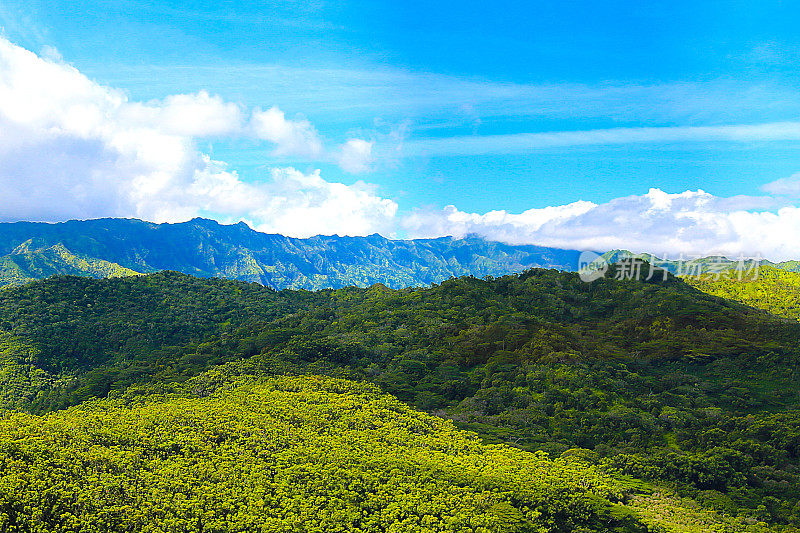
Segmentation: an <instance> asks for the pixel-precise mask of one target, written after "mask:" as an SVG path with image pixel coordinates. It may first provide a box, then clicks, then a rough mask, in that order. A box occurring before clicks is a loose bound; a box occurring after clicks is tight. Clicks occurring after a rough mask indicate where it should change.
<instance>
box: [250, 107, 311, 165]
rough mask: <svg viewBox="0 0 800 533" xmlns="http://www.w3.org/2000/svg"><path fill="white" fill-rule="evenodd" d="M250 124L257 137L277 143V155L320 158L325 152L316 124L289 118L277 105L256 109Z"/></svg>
mask: <svg viewBox="0 0 800 533" xmlns="http://www.w3.org/2000/svg"><path fill="white" fill-rule="evenodd" d="M250 124H251V128H252V130H253V132H254V133H255V135H256V136H257V137H259V138H261V139H264V140H267V141H269V142H271V143H274V144H275V150H274V154H275V155H278V156H302V157H311V158H318V157H320V156H321V155H322V153H323V148H322V140H320V137H319V134H318V133H317V130H316V129H314V126H312V125H311V123H310V122H309V121H308V120H305V119H298V120H287V119H286V116H285V114H284V112H283V111H281V110H280V109H278V108H277V107H271V108H269V109H267V110H266V111H262V110H260V109H256V110H255V111H253V116H252V118H251V120H250Z"/></svg>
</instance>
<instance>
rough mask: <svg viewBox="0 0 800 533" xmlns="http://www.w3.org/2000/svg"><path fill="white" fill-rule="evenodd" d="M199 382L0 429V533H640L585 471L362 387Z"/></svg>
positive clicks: (601, 482) (593, 473)
mask: <svg viewBox="0 0 800 533" xmlns="http://www.w3.org/2000/svg"><path fill="white" fill-rule="evenodd" d="M214 377H215V378H216V379H217V381H218V380H219V376H218V375H217V376H214ZM204 378H205V379H201V380H195V381H194V382H192V383H190V385H192V386H193V387H194V388H195V389H196V390H197V391H198V392H195V393H194V394H192V393H185V392H184V393H183V394H174V393H173V394H170V395H167V396H164V395H163V394H152V392H150V391H148V395H146V396H142V395H141V394H139V395H133V394H132V395H129V396H127V397H123V398H121V399H117V400H113V401H109V400H104V401H92V402H88V403H85V404H83V405H82V406H80V407H79V408H74V409H71V410H69V411H62V412H59V413H56V414H53V415H50V416H48V417H33V416H28V415H23V414H8V415H7V416H5V417H4V418H0V465H2V467H3V475H2V478H1V480H0V531H9V532H11V531H14V532H16V531H37V532H38V531H41V532H48V533H52V532H62V531H63V532H67V531H71V532H75V531H97V532H107V531H170V532H178V531H212V532H222V531H264V532H283V531H325V532H336V531H340V532H379V531H398V532H401V531H403V532H433V531H453V532H456V531H458V532H461V531H475V532H491V531H508V532H510V531H520V532H522V531H530V532H533V531H585V532H588V531H609V530H614V531H620V532H622V531H629V532H635V531H641V532H644V531H645V526H644V525H643V524H642V523H641V522H640V521H639V520H638V519H636V518H635V516H634V513H633V511H632V509H631V508H629V507H627V506H624V505H621V498H622V493H621V489H620V487H619V486H618V484H617V483H615V482H614V481H613V480H612V479H611V478H610V477H609V476H608V475H607V474H603V473H602V472H600V470H599V469H598V468H597V467H595V466H592V465H589V464H587V463H585V462H582V461H580V460H577V459H568V458H564V459H556V460H549V459H548V458H547V457H546V456H545V455H544V454H530V453H525V452H522V451H519V450H515V449H513V448H510V447H505V446H489V445H485V444H481V443H480V442H479V441H478V440H477V439H476V438H474V437H473V436H471V435H468V434H466V433H464V432H461V431H458V430H456V429H455V428H454V427H453V426H452V424H451V423H449V422H447V421H444V420H442V419H440V418H436V417H432V416H428V415H424V414H422V413H419V412H417V411H414V410H412V409H411V408H409V407H408V406H406V405H403V404H402V403H401V402H399V401H397V400H396V399H393V398H391V397H388V396H385V395H382V394H380V393H379V391H378V390H377V389H376V388H375V387H374V386H369V385H365V384H357V383H353V382H348V381H343V380H334V379H329V378H310V377H305V378H304V377H294V378H288V377H282V378H278V379H273V380H266V381H264V380H245V381H241V380H240V381H237V382H235V383H232V384H231V385H230V386H224V387H220V388H218V389H217V390H214V389H215V388H214V387H209V379H208V377H206V376H204ZM191 388H192V387H191V386H190V387H186V388H185V390H187V391H188V390H190V389H191ZM173 391H174V389H173ZM137 392H139V393H141V392H142V391H141V390H140V391H137Z"/></svg>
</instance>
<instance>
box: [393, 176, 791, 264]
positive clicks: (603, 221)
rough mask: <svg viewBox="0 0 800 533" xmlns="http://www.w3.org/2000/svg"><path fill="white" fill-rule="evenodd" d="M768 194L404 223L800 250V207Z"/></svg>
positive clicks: (681, 245) (653, 192)
mask: <svg viewBox="0 0 800 533" xmlns="http://www.w3.org/2000/svg"><path fill="white" fill-rule="evenodd" d="M769 203H772V204H773V205H777V204H775V202H769V201H768V199H767V200H765V199H764V198H759V197H756V198H749V197H737V198H735V199H729V198H719V197H716V196H714V195H712V194H709V193H707V192H705V191H702V190H697V191H685V192H682V193H676V194H671V193H667V192H664V191H662V190H660V189H655V188H654V189H650V191H649V192H648V193H647V194H644V195H636V196H627V197H623V198H616V199H614V200H611V201H609V202H606V203H603V204H595V203H592V202H585V201H578V202H574V203H571V204H567V205H563V206H554V207H546V208H544V209H531V210H528V211H525V212H523V213H519V214H512V213H507V212H505V211H492V212H489V213H486V214H476V213H467V212H463V211H460V210H458V209H457V208H456V207H454V206H448V207H446V208H444V209H442V210H440V211H432V210H427V211H421V210H419V211H416V212H414V213H412V214H411V215H410V216H408V217H406V218H405V219H404V221H403V225H404V227H405V229H406V231H407V232H408V234H409V235H411V236H416V237H434V236H439V235H453V236H455V237H464V236H466V235H470V234H474V235H479V236H482V237H484V238H487V239H492V240H499V241H504V242H510V243H516V244H523V243H524V244H541V245H545V246H555V247H560V248H569V249H579V250H600V251H604V250H610V249H615V248H622V249H629V250H631V251H634V252H650V253H656V254H663V255H667V256H672V257H676V256H678V255H680V254H684V256H691V255H714V254H727V255H730V256H738V255H739V254H745V255H750V256H758V255H761V256H763V257H768V258H770V259H776V260H781V259H790V258H795V259H796V258H797V257H798V256H799V255H800V233H798V232H797V231H796V228H797V227H800V226H798V224H800V209H799V208H797V207H794V206H783V207H780V208H778V209H777V210H776V211H774V212H773V211H759V210H753V209H754V208H757V209H760V208H763V207H764V206H765V204H769Z"/></svg>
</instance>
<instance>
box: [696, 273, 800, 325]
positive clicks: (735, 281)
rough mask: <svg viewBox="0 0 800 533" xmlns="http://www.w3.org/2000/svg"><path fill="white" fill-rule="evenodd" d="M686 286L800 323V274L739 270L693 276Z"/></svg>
mask: <svg viewBox="0 0 800 533" xmlns="http://www.w3.org/2000/svg"><path fill="white" fill-rule="evenodd" d="M686 283H688V284H689V285H692V286H693V287H696V288H698V289H700V290H701V291H703V292H707V293H709V294H713V295H715V296H721V297H723V298H730V299H731V300H738V301H740V302H742V303H745V304H747V305H752V306H753V307H757V308H759V309H764V310H765V311H769V312H770V313H774V314H776V315H780V316H785V317H787V318H793V319H795V320H800V273H798V272H788V271H786V270H780V269H777V268H772V267H769V266H761V267H760V268H759V269H758V270H757V271H756V272H755V273H754V274H753V275H750V276H740V275H738V273H737V272H736V271H728V272H724V273H721V274H716V275H704V276H702V277H699V278H697V277H690V278H687V279H686Z"/></svg>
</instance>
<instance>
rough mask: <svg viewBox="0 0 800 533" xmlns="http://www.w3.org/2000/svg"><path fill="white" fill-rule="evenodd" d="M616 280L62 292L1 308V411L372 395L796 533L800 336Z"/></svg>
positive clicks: (702, 301) (62, 286) (734, 306)
mask: <svg viewBox="0 0 800 533" xmlns="http://www.w3.org/2000/svg"><path fill="white" fill-rule="evenodd" d="M613 275H614V272H613V271H612V272H610V273H609V278H605V279H600V280H596V281H595V282H593V283H583V282H581V281H580V280H579V278H578V276H577V275H576V274H572V273H565V272H558V271H554V270H542V269H533V270H530V271H527V272H525V273H524V274H521V275H517V276H505V277H502V278H497V279H487V280H480V279H476V278H469V277H468V278H459V279H453V280H449V281H447V282H444V283H442V284H441V285H437V286H433V287H431V288H427V289H403V290H391V289H387V288H386V287H384V286H380V285H376V286H373V287H370V288H368V289H357V288H347V289H338V290H326V291H319V292H316V293H310V292H306V291H281V292H275V291H273V290H270V289H266V288H264V287H261V286H259V285H255V284H246V283H240V282H231V281H223V280H208V279H197V278H192V277H189V276H184V275H180V274H177V273H169V272H166V273H159V274H155V275H149V276H139V277H132V278H122V279H111V280H90V279H83V278H75V277H59V278H53V279H50V280H46V281H42V282H37V283H33V284H29V285H26V286H24V287H18V288H13V289H7V290H5V291H3V292H0V329H2V330H3V331H4V332H5V333H4V334H3V337H2V338H0V353H1V354H2V358H3V359H2V360H3V366H2V371H0V384H2V389H0V390H1V391H2V394H1V395H0V398H2V399H3V400H4V401H5V402H6V406H8V407H15V408H21V409H25V410H28V411H31V412H34V413H44V412H46V411H50V410H52V409H56V408H62V407H66V406H68V405H72V404H76V403H78V402H80V401H83V400H85V399H86V398H89V397H92V396H104V395H109V394H110V395H111V396H117V395H119V394H122V393H123V391H124V390H125V389H126V387H128V386H129V385H131V384H135V383H144V382H146V381H148V380H151V379H154V380H155V382H157V383H172V384H179V383H183V382H186V380H188V379H190V378H191V377H192V376H197V375H198V374H200V373H202V372H204V371H206V370H207V369H209V368H210V367H212V366H214V365H219V364H223V363H226V362H230V363H229V365H228V366H226V367H225V368H227V369H228V370H227V371H228V372H232V371H233V372H234V373H235V372H240V373H243V374H257V375H272V374H287V373H288V374H327V375H332V376H336V377H346V378H351V379H358V380H368V381H372V382H374V383H375V384H377V385H379V386H380V388H381V389H382V390H384V391H386V392H390V393H391V394H393V395H395V396H396V397H397V398H399V399H400V400H402V401H404V402H407V403H409V404H411V405H413V406H416V407H418V408H420V409H422V410H426V411H429V412H432V413H435V414H438V415H440V416H442V417H446V418H450V419H451V420H452V421H454V422H455V423H456V425H457V426H459V427H461V428H464V429H469V430H472V431H475V432H477V433H478V434H479V435H480V436H481V437H482V438H483V439H484V441H486V442H505V443H509V444H512V445H513V446H515V447H517V448H521V449H522V450H527V451H529V452H535V451H544V452H547V453H548V454H549V455H550V456H551V457H559V456H563V457H565V458H566V457H569V456H574V455H578V456H580V458H581V461H583V462H584V463H587V464H594V465H596V466H597V467H598V468H600V469H603V470H605V471H608V472H611V473H613V475H615V476H620V475H622V474H628V475H632V476H635V477H637V478H641V479H647V480H651V481H653V482H656V483H667V484H671V486H672V487H673V488H672V490H674V491H675V496H674V498H667V497H661V498H660V499H657V501H658V502H664V501H670V502H681V501H683V500H682V498H691V499H692V500H691V501H693V502H696V503H695V504H693V505H699V506H701V508H702V509H704V510H705V511H703V512H710V511H716V512H718V513H723V514H725V515H727V516H729V517H736V516H741V518H730V520H731V521H732V522H731V523H736V524H745V523H746V521H750V523H751V524H753V526H752V527H759V526H757V522H758V521H765V522H768V523H770V524H771V525H772V526H771V527H773V528H774V529H775V530H781V529H784V530H786V531H793V529H791V528H792V527H794V526H798V525H800V503H798V495H800V476H799V475H798V472H800V469H799V468H798V458H799V457H800V410H799V407H800V406H798V403H800V393H799V391H800V384H798V374H797V370H796V369H797V364H798V359H799V358H800V346H798V343H797V339H798V333H800V324H797V323H795V322H787V321H786V320H783V319H779V318H776V317H774V316H772V315H770V314H768V313H766V312H763V311H759V310H755V309H752V308H750V307H747V306H744V305H742V304H739V303H736V302H732V301H729V300H723V299H720V298H718V297H715V296H712V295H708V294H705V293H702V292H700V291H698V290H696V289H694V288H692V287H690V286H688V285H687V284H686V283H683V282H681V281H680V280H678V279H676V278H673V277H670V278H669V279H668V280H667V281H666V282H662V283H656V282H651V283H646V282H642V281H636V280H623V281H618V280H614V279H611V278H613ZM231 365H233V366H231ZM187 383H192V382H191V381H189V382H187ZM171 386H172V385H171ZM176 386H177V385H176ZM70 412H71V411H70ZM20 416H21V415H20ZM64 416H66V415H64ZM640 498H643V497H640ZM659 505H660V504H659ZM670 505H671V506H672V509H673V510H674V509H678V508H680V509H681V512H671V516H682V514H681V513H682V512H690V511H687V510H686V509H688V507H687V508H686V509H684V508H683V507H682V506H681V504H679V503H678V504H674V503H673V504H670ZM676 506H677V507H676ZM641 507H642V509H647V508H649V506H648V504H642V506H641ZM656 507H657V506H656ZM692 512H693V511H692ZM662 518H663V517H662ZM660 519H661V518H659V520H660ZM737 520H739V521H742V520H744V521H745V522H736V521H737ZM698 523H701V522H698ZM703 523H705V522H703ZM715 523H716V524H717V525H719V527H720V528H723V529H720V530H725V529H724V527H728V530H731V531H739V530H742V529H741V528H739V529H737V527H739V526H736V525H730V524H729V525H727V526H726V525H724V523H723V522H715ZM720 524H722V525H720ZM697 527H698V528H699V529H695V530H696V531H705V530H708V529H704V527H705V526H703V527H700V526H697ZM715 527H716V526H715ZM741 527H745V526H744V525H742V526H741ZM748 527H749V526H748ZM730 528H733V529H730Z"/></svg>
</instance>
